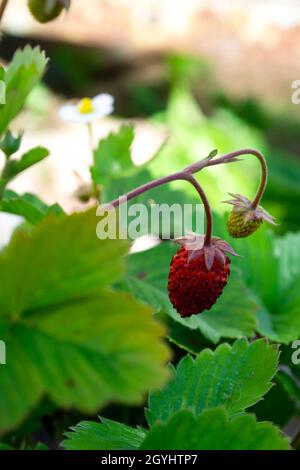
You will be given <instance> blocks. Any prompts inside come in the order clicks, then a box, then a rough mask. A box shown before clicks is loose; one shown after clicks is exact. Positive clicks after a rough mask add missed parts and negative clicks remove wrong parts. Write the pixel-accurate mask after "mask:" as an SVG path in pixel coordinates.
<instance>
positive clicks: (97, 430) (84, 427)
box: [62, 418, 146, 450]
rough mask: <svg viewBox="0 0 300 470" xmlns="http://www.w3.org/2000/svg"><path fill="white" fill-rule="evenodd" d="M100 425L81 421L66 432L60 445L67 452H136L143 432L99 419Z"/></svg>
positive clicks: (142, 437) (142, 438) (143, 436)
mask: <svg viewBox="0 0 300 470" xmlns="http://www.w3.org/2000/svg"><path fill="white" fill-rule="evenodd" d="M100 420H101V424H100V423H95V422H93V421H82V422H81V423H79V424H77V426H75V427H73V428H71V429H72V431H73V432H67V433H66V434H65V435H66V437H67V438H68V439H67V440H65V441H64V442H63V443H62V445H63V447H65V448H66V449H68V450H137V449H138V448H139V446H140V444H141V443H142V441H143V440H144V438H145V435H146V433H145V431H144V430H143V429H141V428H139V429H134V428H131V427H130V426H126V425H125V424H121V423H117V422H116V421H111V420H109V419H104V418H100Z"/></svg>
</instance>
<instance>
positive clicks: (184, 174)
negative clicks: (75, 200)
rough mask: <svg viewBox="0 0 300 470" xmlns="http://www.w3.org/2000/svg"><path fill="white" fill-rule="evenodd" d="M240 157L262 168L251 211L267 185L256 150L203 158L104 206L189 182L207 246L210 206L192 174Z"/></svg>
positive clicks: (115, 205) (264, 171)
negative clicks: (202, 217) (200, 213)
mask: <svg viewBox="0 0 300 470" xmlns="http://www.w3.org/2000/svg"><path fill="white" fill-rule="evenodd" d="M241 155H254V156H255V157H256V158H258V159H259V161H260V163H261V167H262V176H261V182H260V185H259V188H258V191H257V193H256V196H255V198H254V199H253V201H252V207H253V209H255V208H256V207H257V205H258V204H259V201H260V199H261V197H262V195H263V193H264V190H265V187H266V184H267V177H268V170H267V164H266V160H265V158H264V156H263V155H262V153H260V152H259V151H258V150H255V149H242V150H236V151H235V152H231V153H227V154H225V155H223V156H222V157H219V158H215V159H212V158H204V159H203V160H200V161H199V162H197V163H194V164H193V165H190V166H188V167H187V168H185V169H184V170H182V171H178V172H176V173H173V174H171V175H168V176H164V177H162V178H158V179H156V180H153V181H149V183H146V184H143V185H142V186H139V187H138V188H135V189H133V190H132V191H129V193H127V194H124V195H123V196H120V197H119V198H117V199H114V200H113V201H111V202H109V203H107V204H105V206H112V207H118V206H119V205H120V204H122V203H123V202H125V201H130V200H131V199H133V198H135V197H137V196H139V195H140V194H143V193H144V192H146V191H149V190H150V189H153V188H156V187H157V186H161V185H162V184H166V183H170V182H171V181H176V180H185V181H189V182H190V183H191V184H192V185H193V186H194V188H195V189H196V191H197V192H198V194H199V196H200V197H201V200H202V202H203V204H204V208H205V215H206V235H205V241H204V244H205V245H209V244H210V242H211V237H212V214H211V209H210V205H209V202H208V200H207V197H206V194H205V193H204V191H203V189H202V188H201V186H200V184H199V183H198V181H197V180H196V179H195V178H194V177H193V174H194V173H197V172H198V171H201V170H202V169H203V168H206V167H208V166H215V165H220V164H223V163H231V162H236V161H239V159H238V158H237V157H239V156H241Z"/></svg>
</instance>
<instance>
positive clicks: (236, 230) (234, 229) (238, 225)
mask: <svg viewBox="0 0 300 470" xmlns="http://www.w3.org/2000/svg"><path fill="white" fill-rule="evenodd" d="M261 224H262V219H252V220H249V221H248V222H245V220H244V213H243V212H234V210H233V211H232V212H231V213H230V214H229V217H228V220H227V229H228V233H229V235H231V236H232V237H233V238H244V237H248V236H249V235H251V234H252V233H253V232H255V230H257V229H258V227H259V226H260V225H261Z"/></svg>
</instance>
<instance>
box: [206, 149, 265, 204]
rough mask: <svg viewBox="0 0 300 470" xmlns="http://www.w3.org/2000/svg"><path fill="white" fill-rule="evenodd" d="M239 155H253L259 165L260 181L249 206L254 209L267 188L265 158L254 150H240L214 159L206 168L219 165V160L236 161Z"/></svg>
mask: <svg viewBox="0 0 300 470" xmlns="http://www.w3.org/2000/svg"><path fill="white" fill-rule="evenodd" d="M241 155H254V156H255V157H256V158H258V160H259V162H260V165H261V170H262V172H261V180H260V185H259V187H258V190H257V193H256V196H255V198H254V199H253V201H252V203H251V206H252V208H253V209H256V208H257V206H258V204H259V203H260V200H261V198H262V196H263V194H264V191H265V189H266V186H267V181H268V167H267V162H266V160H265V157H264V156H263V154H262V153H261V152H259V151H258V150H255V149H242V150H236V151H235V152H231V153H228V154H227V155H224V156H223V157H221V158H219V159H218V158H216V159H215V160H212V162H211V163H210V164H209V165H206V166H211V165H217V164H218V160H219V163H220V160H223V159H225V160H226V159H229V160H231V161H232V159H236V158H237V157H239V156H241Z"/></svg>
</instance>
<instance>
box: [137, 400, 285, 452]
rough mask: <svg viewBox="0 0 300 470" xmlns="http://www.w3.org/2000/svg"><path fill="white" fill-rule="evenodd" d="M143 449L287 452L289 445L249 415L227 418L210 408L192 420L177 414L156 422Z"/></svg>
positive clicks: (187, 413) (269, 426)
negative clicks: (162, 421)
mask: <svg viewBox="0 0 300 470" xmlns="http://www.w3.org/2000/svg"><path fill="white" fill-rule="evenodd" d="M141 449H143V450H145V449H146V450H288V449H289V444H288V440H287V438H285V437H282V436H281V435H280V431H279V429H278V428H276V427H275V426H273V425H272V424H271V423H267V422H263V423H258V422H257V421H256V420H255V417H254V416H252V415H243V416H238V417H236V418H234V419H229V417H228V415H227V413H226V412H225V410H222V409H219V408H212V409H211V410H207V411H203V412H202V413H201V414H200V415H199V416H198V417H195V416H194V415H193V414H192V413H191V412H190V411H187V410H184V411H179V412H178V413H176V414H175V415H173V416H172V417H171V418H170V419H169V420H168V421H167V422H166V423H157V424H155V425H154V426H153V428H152V429H151V430H150V431H149V433H148V434H147V436H146V438H145V440H144V442H143V443H142V445H141Z"/></svg>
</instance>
